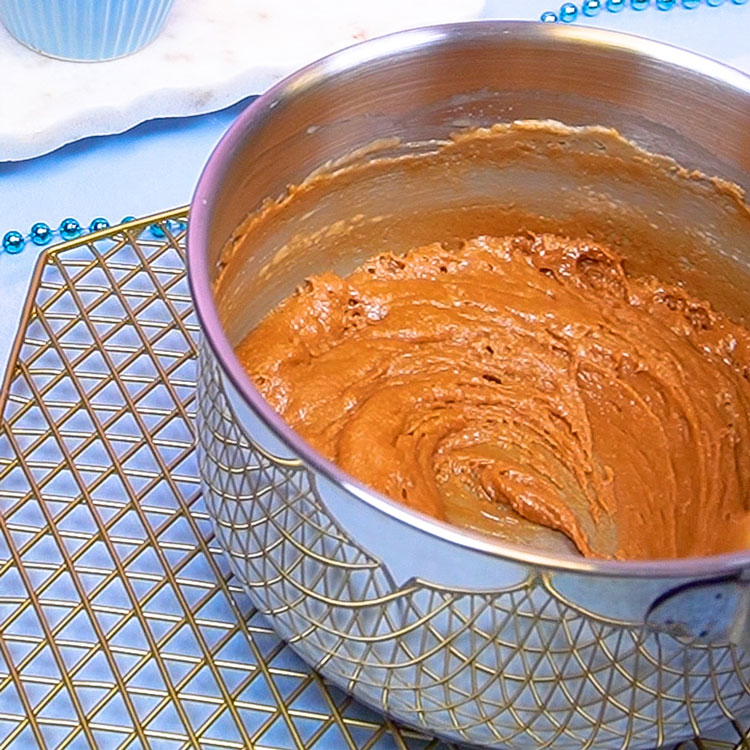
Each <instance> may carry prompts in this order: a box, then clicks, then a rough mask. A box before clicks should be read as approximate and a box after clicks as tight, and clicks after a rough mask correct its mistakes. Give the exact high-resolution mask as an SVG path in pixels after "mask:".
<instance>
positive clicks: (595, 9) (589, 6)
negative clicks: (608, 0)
mask: <svg viewBox="0 0 750 750" xmlns="http://www.w3.org/2000/svg"><path fill="white" fill-rule="evenodd" d="M601 9H602V0H583V5H581V12H582V13H583V15H584V16H597V15H599V11H600V10H601Z"/></svg>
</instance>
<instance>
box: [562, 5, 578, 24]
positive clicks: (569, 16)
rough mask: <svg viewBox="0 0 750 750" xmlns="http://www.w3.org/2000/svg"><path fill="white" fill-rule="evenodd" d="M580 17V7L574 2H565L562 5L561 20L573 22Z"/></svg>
mask: <svg viewBox="0 0 750 750" xmlns="http://www.w3.org/2000/svg"><path fill="white" fill-rule="evenodd" d="M576 18H578V8H576V6H575V5H574V4H573V3H563V4H562V6H560V20H561V21H562V22H563V23H572V22H573V21H575V20H576Z"/></svg>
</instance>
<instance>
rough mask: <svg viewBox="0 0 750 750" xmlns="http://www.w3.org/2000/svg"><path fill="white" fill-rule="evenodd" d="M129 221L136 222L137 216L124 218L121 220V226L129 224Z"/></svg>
mask: <svg viewBox="0 0 750 750" xmlns="http://www.w3.org/2000/svg"><path fill="white" fill-rule="evenodd" d="M129 221H135V216H123V217H122V219H120V224H127V223H128V222H129Z"/></svg>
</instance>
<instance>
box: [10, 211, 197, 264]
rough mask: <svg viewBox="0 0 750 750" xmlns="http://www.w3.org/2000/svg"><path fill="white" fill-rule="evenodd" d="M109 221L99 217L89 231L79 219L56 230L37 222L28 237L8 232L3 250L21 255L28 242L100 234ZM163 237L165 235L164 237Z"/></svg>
mask: <svg viewBox="0 0 750 750" xmlns="http://www.w3.org/2000/svg"><path fill="white" fill-rule="evenodd" d="M128 221H135V216H126V217H124V218H123V220H122V223H123V224H124V223H125V222H128ZM110 226H111V225H110V223H109V221H107V219H105V218H104V217H103V216H98V217H97V218H95V219H92V220H91V223H90V224H89V226H88V230H87V229H85V228H84V227H82V226H81V224H80V223H79V222H78V220H77V219H74V218H72V217H68V218H67V219H63V220H62V221H61V222H60V226H59V227H58V228H57V229H56V230H55V229H53V228H52V227H51V226H50V225H49V224H47V223H46V222H44V221H37V222H36V223H35V224H33V225H32V227H31V229H29V233H28V235H26V236H24V235H23V234H21V232H17V231H16V230H15V229H13V230H11V231H10V232H6V233H5V235H4V236H3V240H2V250H4V251H5V252H6V253H10V254H11V255H15V254H17V253H20V252H21V251H22V250H23V249H24V247H26V244H27V243H28V242H31V243H32V244H33V245H36V246H37V247H44V246H45V245H49V244H50V242H52V240H53V239H54V238H55V235H57V236H59V237H60V238H61V239H63V240H73V239H75V238H76V237H81V236H82V235H85V234H87V232H88V233H93V232H100V231H102V230H104V229H108V228H109V227H110ZM169 226H170V227H171V226H174V227H176V228H177V229H179V230H182V229H185V227H186V226H187V224H186V223H185V222H183V221H173V222H172V223H170V224H169ZM162 236H163V235H162Z"/></svg>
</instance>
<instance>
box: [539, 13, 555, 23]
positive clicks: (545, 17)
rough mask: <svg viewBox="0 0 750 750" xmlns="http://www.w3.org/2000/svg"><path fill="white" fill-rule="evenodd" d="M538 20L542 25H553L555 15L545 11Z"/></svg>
mask: <svg viewBox="0 0 750 750" xmlns="http://www.w3.org/2000/svg"><path fill="white" fill-rule="evenodd" d="M539 20H540V21H541V22H542V23H555V22H556V21H557V13H553V12H552V11H551V10H545V11H544V13H542V15H541V16H539Z"/></svg>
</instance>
